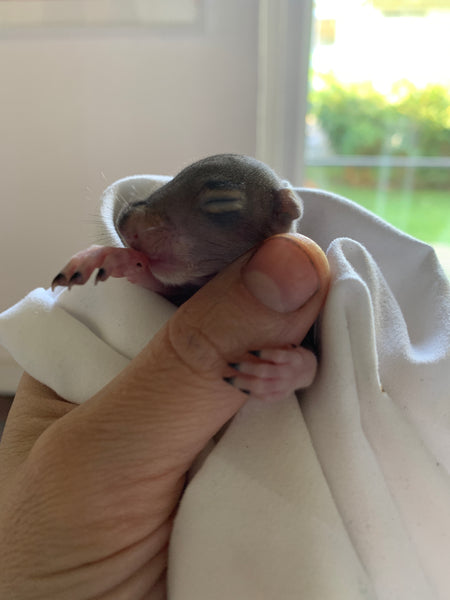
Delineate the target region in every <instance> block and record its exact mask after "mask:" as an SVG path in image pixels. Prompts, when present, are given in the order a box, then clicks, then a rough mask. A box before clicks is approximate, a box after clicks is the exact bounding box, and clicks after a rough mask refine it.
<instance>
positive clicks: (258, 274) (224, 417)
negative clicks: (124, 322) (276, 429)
mask: <svg viewBox="0 0 450 600" xmlns="http://www.w3.org/2000/svg"><path fill="white" fill-rule="evenodd" d="M328 283H329V269H328V263H327V261H326V258H325V256H324V254H323V252H322V251H321V250H320V249H319V248H318V247H317V246H316V245H315V244H314V243H313V242H311V240H309V239H307V238H304V237H303V236H298V235H287V234H286V235H281V236H276V237H275V238H271V239H269V240H268V241H266V242H264V243H263V244H262V245H261V246H260V247H259V248H258V250H257V251H256V252H255V250H252V251H250V252H249V253H247V254H246V255H244V256H242V257H241V258H239V259H238V260H237V261H235V262H234V263H233V264H231V265H230V266H229V267H227V268H226V269H225V270H224V271H222V272H221V273H220V274H219V275H217V276H216V277H215V278H214V279H213V280H211V281H210V282H208V283H207V284H206V285H205V286H204V287H203V288H201V289H200V290H199V291H198V292H197V293H196V294H195V295H194V296H193V297H192V298H191V299H190V300H188V301H187V302H186V303H185V304H183V305H182V306H181V307H180V308H179V309H178V310H177V312H176V313H175V314H174V316H173V317H172V318H171V319H170V320H169V321H168V322H167V324H166V325H165V326H164V327H163V328H162V329H161V330H160V332H159V333H158V334H157V335H156V336H155V337H154V338H153V339H152V340H151V341H150V342H149V344H148V345H147V346H146V347H145V348H144V349H143V351H142V352H141V353H140V354H139V355H138V356H137V357H136V358H135V359H134V360H133V361H131V363H130V364H129V366H128V367H127V368H126V369H124V370H123V371H122V372H121V373H120V374H119V375H118V376H117V377H116V378H115V379H114V380H113V381H111V382H110V383H109V384H108V385H107V386H106V387H105V388H103V389H102V390H101V391H100V392H98V393H97V394H96V395H95V396H94V397H93V398H91V399H89V400H88V401H87V402H85V403H84V404H82V405H79V406H75V405H72V404H69V403H67V402H65V401H63V400H61V399H60V398H59V397H58V396H57V395H56V394H55V393H54V392H53V391H52V390H51V389H49V388H47V387H46V386H44V385H43V384H41V383H38V382H37V381H35V380H34V379H32V378H31V377H30V376H29V375H24V377H23V379H22V381H21V383H20V386H19V390H18V392H17V396H16V399H15V401H14V403H13V406H12V408H11V411H10V415H9V418H8V422H7V425H6V428H5V431H4V436H3V439H2V443H1V445H0V564H1V570H0V597H1V598H8V599H9V600H16V599H17V600H29V599H30V600H31V599H33V600H36V599H42V600H44V599H45V600H48V599H49V598H64V600H75V599H76V600H88V599H91V598H96V599H98V600H113V599H114V600H122V599H124V600H125V599H127V600H130V599H134V598H136V599H137V600H141V599H142V598H146V599H152V600H153V599H163V598H165V597H166V568H167V548H168V544H169V540H170V533H171V527H172V523H173V518H174V516H175V514H176V510H177V505H178V502H179V500H180V496H181V494H182V490H183V487H184V482H185V475H186V473H187V471H188V470H189V468H190V466H191V465H192V463H193V461H194V459H195V457H196V456H197V454H198V453H199V451H200V450H201V449H202V448H203V447H204V446H205V445H206V443H207V442H208V441H209V440H210V439H211V437H212V436H213V435H214V434H215V433H216V432H217V431H219V430H220V428H221V427H222V426H223V425H224V424H225V423H226V422H227V421H228V420H229V419H230V418H231V417H232V416H233V415H234V414H235V413H236V412H237V411H238V410H239V409H240V408H241V406H242V405H243V404H244V403H245V401H246V400H247V398H248V397H247V396H246V395H245V394H243V393H242V392H241V391H239V390H238V389H236V388H234V387H232V386H230V385H228V384H227V382H226V381H224V377H226V376H227V373H228V369H229V367H228V365H229V363H231V362H233V361H234V360H235V357H236V356H241V355H242V354H243V353H245V352H246V351H248V350H255V349H259V348H270V347H275V348H279V347H280V346H283V345H285V344H298V343H299V342H300V341H301V340H302V339H303V338H304V336H305V335H306V333H307V332H308V330H309V329H310V327H311V325H312V324H313V322H314V321H315V319H316V318H317V316H318V313H319V311H320V309H321V307H322V305H323V302H324V300H325V297H326V293H327V289H328ZM305 360H309V359H308V355H306V356H305ZM310 371H311V370H310V369H306V370H305V373H310ZM304 383H305V386H306V385H308V384H309V383H310V381H307V380H305V382H304Z"/></svg>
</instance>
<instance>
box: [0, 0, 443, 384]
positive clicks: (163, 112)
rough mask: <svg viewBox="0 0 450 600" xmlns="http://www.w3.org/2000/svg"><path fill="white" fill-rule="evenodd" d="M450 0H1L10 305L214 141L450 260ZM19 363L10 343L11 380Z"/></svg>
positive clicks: (1, 248) (3, 239) (5, 272)
mask: <svg viewBox="0 0 450 600" xmlns="http://www.w3.org/2000/svg"><path fill="white" fill-rule="evenodd" d="M449 31H450V0H339V2H337V1H336V0H315V1H313V0H0V110H1V112H0V165H1V167H0V169H1V190H2V195H1V200H0V201H1V209H2V210H1V213H0V281H1V286H0V311H1V310H4V309H6V308H8V307H9V306H11V305H12V304H13V303H15V302H16V301H18V300H19V299H20V298H21V297H23V296H24V295H25V294H26V293H27V292H28V291H30V290H31V289H33V288H35V287H39V286H44V287H46V286H48V284H49V282H50V281H51V279H52V277H53V276H54V275H55V274H56V272H57V271H58V270H59V269H60V267H61V265H62V264H63V263H64V262H65V261H66V260H67V259H68V258H69V257H70V256H71V255H72V254H73V253H74V252H76V251H78V250H79V249H81V248H83V247H85V246H87V245H89V244H91V243H94V242H95V228H96V222H97V220H98V214H99V212H98V208H99V198H100V195H101V192H102V190H103V189H104V188H105V187H106V186H107V185H109V184H111V183H112V182H113V181H115V180H116V179H118V178H120V177H124V176H127V175H131V174H136V173H157V174H175V173H176V172H177V171H179V170H180V169H181V168H183V167H184V166H186V165H187V164H189V163H191V162H193V161H194V160H197V159H199V158H201V157H202V156H206V155H208V154H213V153H219V152H237V153H243V154H249V155H253V156H256V157H257V158H259V159H261V160H263V161H265V162H267V163H268V164H269V165H271V166H272V167H273V168H274V169H275V170H276V171H278V173H279V174H280V175H281V176H283V177H286V178H288V179H289V180H290V181H291V182H292V183H293V184H295V185H299V186H305V187H319V188H325V189H327V190H329V191H333V192H336V193H338V194H342V195H344V196H346V197H348V198H350V199H351V200H354V201H355V202H358V203H360V204H362V205H363V206H365V207H367V208H368V209H369V210H372V211H374V212H376V213H377V214H379V215H380V216H381V217H382V218H384V219H386V220H388V221H390V222H391V223H393V224H394V225H395V226H397V227H399V228H400V229H402V230H404V231H406V232H408V233H410V234H411V235H413V236H415V237H418V238H420V239H422V240H425V241H426V242H428V243H430V244H432V245H434V246H435V248H436V249H437V251H438V253H439V256H440V258H441V261H442V264H443V265H444V267H445V268H447V269H448V272H450V210H449V209H450V91H449V88H450V71H449V69H448V58H449V56H450V36H449V35H448V32H449ZM19 375H20V370H19V369H18V367H17V366H16V365H15V364H14V362H13V361H12V359H11V358H10V357H9V355H8V354H7V353H6V352H5V351H4V350H3V349H1V348H0V393H9V392H13V391H14V389H15V386H16V383H17V381H18V377H19Z"/></svg>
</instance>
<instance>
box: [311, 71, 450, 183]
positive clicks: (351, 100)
mask: <svg viewBox="0 0 450 600" xmlns="http://www.w3.org/2000/svg"><path fill="white" fill-rule="evenodd" d="M323 79H324V80H323V84H324V87H323V88H322V89H320V90H313V91H312V92H311V94H310V115H311V116H313V118H315V119H316V120H317V122H318V124H319V125H320V127H321V128H322V130H323V131H324V132H325V134H326V136H327V137H328V140H329V142H330V146H331V148H332V149H333V150H334V152H335V153H336V154H340V155H380V154H382V155H391V156H426V157H430V156H439V157H444V156H450V93H449V90H448V89H447V88H446V87H444V86H441V85H429V86H427V87H426V88H424V89H418V88H416V87H415V86H414V85H413V84H412V83H410V82H408V81H400V82H398V83H397V84H395V85H394V86H393V88H392V91H391V93H390V94H389V95H388V96H384V95H382V94H381V93H379V92H377V91H376V90H375V89H374V88H373V86H372V84H371V83H364V84H351V85H343V84H342V83H340V82H338V81H337V80H336V79H335V78H334V77H333V76H327V77H324V78H323ZM397 175H398V177H399V178H398V177H397ZM336 177H337V179H338V180H340V182H341V183H354V184H366V185H367V184H373V183H375V172H374V170H373V169H371V168H364V169H362V168H358V169H355V168H353V167H346V168H345V169H340V170H339V172H337V173H336ZM390 185H391V186H392V187H396V186H398V185H402V174H401V173H400V172H396V174H395V176H393V177H392V178H391V180H390ZM414 185H415V187H418V188H422V189H430V188H435V189H449V188H450V169H434V168H423V169H420V170H418V171H417V174H416V177H415V181H414Z"/></svg>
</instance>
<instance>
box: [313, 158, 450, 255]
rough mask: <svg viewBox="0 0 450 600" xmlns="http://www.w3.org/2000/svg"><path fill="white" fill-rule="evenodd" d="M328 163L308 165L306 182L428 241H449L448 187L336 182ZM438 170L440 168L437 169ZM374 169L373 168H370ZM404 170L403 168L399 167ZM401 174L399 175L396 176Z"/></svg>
mask: <svg viewBox="0 0 450 600" xmlns="http://www.w3.org/2000/svg"><path fill="white" fill-rule="evenodd" d="M339 170H340V169H337V168H330V167H308V168H307V169H306V178H305V185H306V186H314V187H318V188H322V189H326V190H328V191H331V192H334V193H335V194H339V195H341V196H344V197H345V198H349V199H350V200H353V201H354V202H357V203H358V204H360V205H361V206H364V207H365V208H367V209H368V210H370V211H372V212H374V213H376V214H377V215H379V216H380V217H381V218H383V219H384V220H386V221H388V222H389V223H392V225H394V226H395V227H398V228H399V229H401V230H402V231H405V232H406V233H409V234H410V235H412V236H414V237H416V238H419V239H421V240H424V241H425V242H428V243H430V244H435V243H443V244H446V245H449V242H450V218H449V215H450V192H449V191H447V190H436V189H434V190H431V189H430V190H418V189H412V190H409V189H405V190H402V189H401V188H400V189H390V190H389V189H388V190H384V189H380V188H379V186H376V185H375V186H354V185H350V184H346V183H339V182H337V181H336V180H337V171H339ZM437 170H438V171H440V169H437ZM373 171H374V172H375V171H376V169H373ZM398 171H405V169H398ZM399 178H400V176H399Z"/></svg>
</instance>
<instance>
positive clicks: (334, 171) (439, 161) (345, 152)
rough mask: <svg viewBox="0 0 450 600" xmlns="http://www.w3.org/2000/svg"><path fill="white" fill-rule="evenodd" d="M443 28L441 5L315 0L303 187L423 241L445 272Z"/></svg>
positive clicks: (446, 13) (449, 118) (447, 44)
mask: <svg viewBox="0 0 450 600" xmlns="http://www.w3.org/2000/svg"><path fill="white" fill-rule="evenodd" d="M331 23H333V26H331ZM448 31H450V0H395V1H390V0H389V1H384V0H341V2H335V1H334V0H316V1H315V4H314V27H313V28H312V32H313V39H312V47H311V69H310V73H311V75H310V93H309V109H308V115H307V132H306V148H305V163H306V170H305V177H304V184H305V185H306V186H309V187H320V188H325V189H327V190H330V191H333V192H336V193H338V194H341V195H344V196H346V197H348V198H350V199H352V200H354V201H356V202H358V203H360V204H362V205H363V206H365V207H366V208H368V209H369V210H371V211H373V212H375V213H377V214H378V215H380V216H381V217H382V218H384V219H386V220H387V221H389V222H391V223H392V224H393V225H395V226H397V227H399V228H400V229H402V230H403V231H406V232H407V233H410V234H411V235H413V236H414V237H417V238H419V239H423V240H424V241H426V242H428V243H431V244H433V245H434V246H435V248H436V250H437V252H438V255H439V257H440V259H441V262H442V264H443V266H444V268H446V270H447V272H448V273H450V74H449V71H448V68H447V61H446V59H445V57H447V56H450V36H449V35H448Z"/></svg>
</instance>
